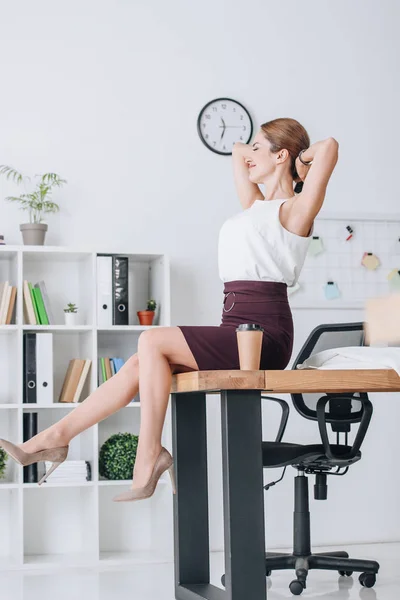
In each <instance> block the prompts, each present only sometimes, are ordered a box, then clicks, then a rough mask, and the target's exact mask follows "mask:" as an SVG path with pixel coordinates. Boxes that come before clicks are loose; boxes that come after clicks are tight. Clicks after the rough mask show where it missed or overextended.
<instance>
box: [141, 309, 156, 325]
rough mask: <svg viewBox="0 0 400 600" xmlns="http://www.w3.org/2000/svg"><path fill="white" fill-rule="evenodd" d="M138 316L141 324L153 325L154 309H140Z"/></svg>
mask: <svg viewBox="0 0 400 600" xmlns="http://www.w3.org/2000/svg"><path fill="white" fill-rule="evenodd" d="M137 316H138V319H139V323H140V324H141V325H152V324H153V319H154V310H138V311H137Z"/></svg>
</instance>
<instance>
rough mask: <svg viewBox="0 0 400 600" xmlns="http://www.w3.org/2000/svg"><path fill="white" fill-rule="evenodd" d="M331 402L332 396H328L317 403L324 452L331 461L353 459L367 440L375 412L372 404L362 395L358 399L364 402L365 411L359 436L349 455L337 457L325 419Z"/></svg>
mask: <svg viewBox="0 0 400 600" xmlns="http://www.w3.org/2000/svg"><path fill="white" fill-rule="evenodd" d="M330 400H331V395H329V394H327V395H326V396H323V397H322V398H320V399H319V400H318V403H317V418H318V427H319V432H320V434H321V440H322V443H323V445H324V452H325V454H326V456H327V457H328V458H329V459H330V460H340V459H346V460H347V459H352V458H354V457H355V456H356V454H357V453H358V451H359V450H360V448H361V444H362V443H363V441H364V438H365V434H366V433H367V429H368V426H369V423H370V421H371V417H372V411H373V407H372V403H371V402H370V400H369V399H368V398H365V397H363V396H362V395H360V398H357V400H358V401H359V402H362V404H363V409H364V410H363V416H362V418H361V421H360V425H359V427H358V431H357V435H356V438H355V440H354V444H353V446H352V448H351V451H350V452H349V453H348V454H346V455H342V456H335V455H334V454H333V452H332V450H331V446H330V444H329V436H328V430H327V427H326V417H325V406H326V405H327V403H328V402H329V401H330Z"/></svg>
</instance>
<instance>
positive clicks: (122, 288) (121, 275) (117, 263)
mask: <svg viewBox="0 0 400 600" xmlns="http://www.w3.org/2000/svg"><path fill="white" fill-rule="evenodd" d="M112 294H113V325H128V322H129V310H128V257H127V256H113V257H112Z"/></svg>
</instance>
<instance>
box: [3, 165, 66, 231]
mask: <svg viewBox="0 0 400 600" xmlns="http://www.w3.org/2000/svg"><path fill="white" fill-rule="evenodd" d="M0 175H4V176H5V177H6V178H7V179H11V180H12V181H14V183H16V184H17V185H21V184H24V183H25V182H26V181H30V177H26V176H24V175H21V173H19V172H18V171H16V170H15V169H13V168H12V167H8V166H7V165H0ZM35 177H40V180H39V182H38V183H36V188H34V190H33V191H32V192H30V193H29V194H21V195H20V196H7V198H6V200H8V201H9V202H19V203H20V204H21V206H20V209H21V210H28V211H29V222H30V223H41V222H42V219H43V214H45V213H55V212H57V211H59V210H60V207H59V206H58V204H56V203H55V202H53V201H52V200H51V199H50V198H51V194H52V191H53V188H54V187H61V186H62V185H63V184H64V183H67V181H66V180H65V179H61V177H60V176H59V175H57V173H45V174H44V175H35Z"/></svg>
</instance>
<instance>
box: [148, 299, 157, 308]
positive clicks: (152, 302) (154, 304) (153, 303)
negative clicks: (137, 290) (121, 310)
mask: <svg viewBox="0 0 400 600" xmlns="http://www.w3.org/2000/svg"><path fill="white" fill-rule="evenodd" d="M156 307H157V302H156V301H155V300H148V301H147V310H156Z"/></svg>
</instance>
